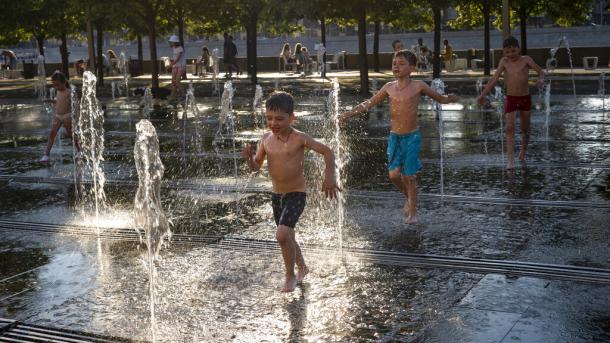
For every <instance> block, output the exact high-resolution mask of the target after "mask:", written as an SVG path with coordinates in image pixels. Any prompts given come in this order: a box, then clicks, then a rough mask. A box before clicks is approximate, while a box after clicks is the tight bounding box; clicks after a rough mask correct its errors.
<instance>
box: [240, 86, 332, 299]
mask: <svg viewBox="0 0 610 343" xmlns="http://www.w3.org/2000/svg"><path fill="white" fill-rule="evenodd" d="M265 118H266V120H267V126H268V127H269V129H270V130H271V132H267V133H265V134H264V135H263V138H262V139H261V141H260V143H259V145H258V149H257V150H256V155H255V154H254V150H253V148H252V147H251V146H250V145H249V144H246V146H245V147H244V150H243V151H242V154H241V155H242V157H243V159H244V160H246V162H247V163H248V166H249V167H250V169H252V170H259V169H260V168H261V166H262V164H263V162H264V161H265V158H266V159H267V167H268V169H269V176H270V177H271V183H272V185H273V196H272V199H271V206H272V208H273V216H274V218H275V223H276V225H277V229H276V232H275V238H276V239H277V241H278V243H279V244H280V247H281V249H282V257H283V259H284V266H285V267H286V280H285V282H284V286H283V287H282V292H292V291H293V290H294V289H295V288H296V286H297V285H298V284H301V283H302V282H303V278H304V277H305V275H307V273H309V268H307V265H306V264H305V260H304V259H303V255H302V254H301V248H300V247H299V245H298V243H297V241H296V240H295V238H294V229H295V226H296V224H297V221H298V220H299V217H300V216H301V214H302V213H303V210H304V209H305V200H306V194H305V174H304V170H303V163H304V159H305V148H307V149H311V150H313V151H315V152H317V153H319V154H321V155H323V156H324V163H325V164H326V168H325V169H324V182H323V183H322V191H323V192H324V193H325V194H326V196H327V197H330V198H335V197H336V196H337V190H339V187H337V182H336V179H335V155H334V154H333V152H332V150H330V148H329V147H327V146H326V145H324V144H322V143H320V142H318V141H316V140H315V139H313V138H311V137H310V136H309V135H307V134H306V133H303V132H301V131H298V130H296V129H294V128H293V127H292V126H291V124H292V122H293V121H294V118H295V117H294V100H293V99H292V96H291V95H290V94H288V93H286V92H274V93H273V94H271V95H270V96H269V99H267V102H266V103H265ZM295 263H296V266H297V273H296V274H295V273H294V265H295Z"/></svg>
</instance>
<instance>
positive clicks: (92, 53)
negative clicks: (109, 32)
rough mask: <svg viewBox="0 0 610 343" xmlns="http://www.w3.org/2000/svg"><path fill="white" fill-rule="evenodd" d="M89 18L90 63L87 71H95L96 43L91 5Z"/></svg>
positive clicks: (89, 6)
mask: <svg viewBox="0 0 610 343" xmlns="http://www.w3.org/2000/svg"><path fill="white" fill-rule="evenodd" d="M86 11H87V13H86V16H87V44H88V45H89V46H88V48H87V50H88V52H89V62H88V63H87V70H90V71H95V43H94V41H93V24H92V23H91V5H88V6H87V7H86Z"/></svg>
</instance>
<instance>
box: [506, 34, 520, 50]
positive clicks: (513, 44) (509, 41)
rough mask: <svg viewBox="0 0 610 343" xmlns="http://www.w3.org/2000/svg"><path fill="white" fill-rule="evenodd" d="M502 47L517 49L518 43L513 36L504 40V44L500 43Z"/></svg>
mask: <svg viewBox="0 0 610 343" xmlns="http://www.w3.org/2000/svg"><path fill="white" fill-rule="evenodd" d="M502 47H503V48H518V47H519V41H518V40H517V38H515V37H513V36H509V37H507V38H506V39H505V40H504V43H502Z"/></svg>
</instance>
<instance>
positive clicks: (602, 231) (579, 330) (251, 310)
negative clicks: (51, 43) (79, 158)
mask: <svg viewBox="0 0 610 343" xmlns="http://www.w3.org/2000/svg"><path fill="white" fill-rule="evenodd" d="M474 81H475V80H472V82H473V83H474ZM309 91H310V90H309V89H307V90H302V93H297V95H296V97H297V108H296V112H297V116H298V120H297V122H296V127H297V128H299V129H302V130H304V131H306V132H310V133H311V134H312V135H313V136H315V137H318V138H322V137H324V135H325V132H324V128H325V126H326V121H325V116H326V107H325V103H324V101H325V100H324V99H323V98H319V97H312V96H311V95H310V92H309ZM599 99H601V98H599V97H595V96H582V97H581V96H579V98H578V99H577V102H576V103H575V102H573V100H569V99H568V100H566V99H564V98H561V97H558V98H557V99H555V100H554V101H553V102H552V106H553V107H552V108H553V111H552V113H553V116H552V117H551V118H552V119H551V120H550V125H549V137H548V138H547V136H546V127H545V125H546V124H545V118H544V114H543V112H542V110H539V111H537V112H535V113H534V117H533V120H532V122H533V123H532V144H531V146H530V150H529V161H528V164H527V165H520V166H518V168H516V169H515V170H513V171H507V170H506V169H504V168H503V165H504V163H505V161H504V160H503V157H504V156H505V151H503V149H505V146H504V144H505V142H503V137H502V135H501V131H500V127H499V122H498V120H497V114H496V113H494V112H493V109H491V110H488V111H483V112H480V111H477V110H474V108H473V107H472V106H471V105H469V104H470V103H472V100H473V99H472V98H468V97H466V98H465V99H462V102H463V103H465V106H463V107H462V108H460V109H450V108H447V109H445V111H443V115H444V116H443V118H444V119H445V120H446V121H447V122H446V123H445V124H444V125H445V126H444V133H445V134H444V137H445V140H444V142H443V143H444V149H443V152H444V158H445V159H447V160H448V161H449V163H447V164H443V170H442V172H443V174H442V176H443V180H444V183H443V190H444V192H445V194H453V195H467V196H485V197H504V198H510V199H542V200H548V201H553V200H569V201H582V202H599V203H608V202H609V200H610V197H609V195H608V192H607V182H608V170H609V169H610V168H608V164H610V153H609V152H608V149H607V148H608V144H610V142H608V140H609V139H610V136H609V134H608V131H607V126H608V125H610V121H609V120H610V119H609V117H608V112H606V107H605V106H606V105H604V103H605V100H602V101H601V102H600V101H599ZM359 100H360V99H359V98H357V97H353V96H347V95H346V96H344V97H342V99H341V101H342V105H343V106H345V107H350V106H351V105H353V104H356V103H357V102H358V101H359ZM216 101H217V100H216V99H212V98H206V99H201V100H200V102H201V113H202V115H201V117H199V118H189V119H188V120H187V123H188V124H189V125H188V127H187V130H184V128H183V127H182V120H181V113H176V116H177V118H178V119H176V117H172V116H174V115H172V116H170V117H169V118H158V119H157V120H156V121H154V122H155V125H156V126H157V130H158V131H159V136H160V140H161V144H160V145H161V152H162V153H163V152H165V153H177V154H178V155H179V154H180V153H183V152H184V153H194V154H196V153H202V152H210V151H213V144H212V138H211V137H209V133H210V132H214V131H215V130H216V129H217V124H216V122H215V121H214V118H215V116H216V113H217V112H216V111H217V105H215V104H216ZM249 101H250V99H248V98H245V97H238V98H237V99H236V103H235V109H236V111H237V113H238V118H239V120H238V132H239V134H238V137H237V138H238V140H237V141H238V143H239V144H238V145H240V144H243V142H248V141H255V140H256V139H257V136H258V135H259V134H260V132H262V130H260V129H259V130H256V129H254V128H253V123H254V121H253V118H252V115H251V114H250V113H249V110H248V106H249V105H248V103H249ZM105 102H107V103H108V107H109V108H111V109H109V110H108V111H107V112H108V113H107V124H106V130H107V131H109V133H108V134H107V136H106V137H107V140H106V142H107V146H106V149H107V150H108V151H114V152H119V153H120V154H117V155H108V156H107V158H106V160H107V161H106V162H105V163H104V169H105V172H106V175H107V177H108V178H109V179H114V180H135V177H136V173H135V169H134V167H133V158H132V157H131V151H132V144H133V139H134V136H133V131H134V124H135V122H137V120H139V118H140V117H141V114H140V113H139V112H138V111H131V110H125V109H112V107H113V105H115V104H116V102H113V101H110V100H105ZM24 103H26V102H24ZM28 103H29V102H28ZM135 103H136V104H135V105H134V106H135V107H138V106H137V101H135ZM132 105H133V104H132ZM134 106H132V107H134ZM39 111H40V108H39V107H36V106H30V105H28V106H21V107H19V106H18V107H17V108H15V106H12V105H11V106H9V107H6V108H2V110H1V111H0V114H1V115H0V118H1V120H0V137H1V138H2V147H0V157H1V159H0V174H2V175H21V176H37V177H61V178H65V179H66V180H70V178H71V176H72V171H73V165H72V164H71V158H70V149H69V147H70V145H69V142H68V141H67V140H64V142H63V144H64V147H65V152H64V154H65V156H64V157H61V156H59V154H57V153H56V154H55V155H54V156H52V157H53V164H52V165H51V167H50V168H45V167H42V166H40V165H39V164H38V163H36V159H37V158H38V157H39V152H40V151H42V149H43V146H44V142H45V135H46V132H47V130H46V124H45V121H46V119H45V118H44V115H43V114H41V113H40V112H39ZM179 111H180V110H178V112H179ZM386 111H387V106H382V107H381V108H380V110H379V111H373V112H371V113H370V114H369V116H368V117H366V118H363V119H360V120H356V121H354V122H353V123H351V124H350V125H349V126H348V127H347V128H346V132H349V134H347V135H346V137H345V139H346V144H347V146H348V149H349V151H350V157H351V160H350V161H349V162H348V163H347V172H346V175H345V180H346V187H347V188H348V189H353V190H358V191H360V192H361V193H359V194H360V196H348V197H347V202H346V208H345V211H346V212H345V219H346V221H345V227H344V228H343V230H342V231H341V232H339V231H338V230H337V218H336V213H338V212H337V211H338V208H337V206H336V205H335V204H333V203H330V202H328V201H326V200H324V199H322V198H321V197H320V196H319V195H318V194H317V191H316V190H317V189H318V188H319V182H320V181H319V175H320V174H319V173H320V169H321V165H320V162H321V160H320V159H319V158H316V157H315V156H314V155H313V154H308V155H307V158H308V160H307V162H306V170H307V175H308V182H309V183H308V188H309V191H310V192H309V198H308V206H307V209H306V211H305V213H304V215H303V217H302V219H301V220H300V222H299V226H298V228H297V239H298V240H299V242H301V244H303V245H304V246H309V245H321V246H325V247H328V248H331V249H332V248H335V249H336V247H338V246H339V244H340V243H339V239H340V238H339V237H341V244H343V246H344V247H348V248H366V249H374V250H379V251H396V252H417V253H423V254H437V255H443V256H463V257H469V258H489V259H499V260H516V261H532V262H544V263H553V264H565V265H577V266H590V267H598V268H606V269H608V268H610V259H609V255H608V249H607V248H608V239H607V233H606V231H607V227H608V226H607V223H608V222H610V213H609V211H603V210H601V211H600V210H599V209H592V208H580V209H565V208H553V207H528V206H523V205H501V204H488V205H482V204H468V203H461V204H455V203H448V202H444V203H443V202H441V201H437V200H428V201H421V202H420V204H419V208H418V212H419V217H420V223H418V224H416V225H406V224H405V223H404V217H403V215H402V213H401V211H400V208H401V207H402V205H403V203H402V200H401V199H400V197H399V196H398V194H397V193H396V192H395V190H394V188H393V186H392V185H391V183H390V182H389V180H388V179H387V170H386V168H385V137H386V135H387V132H388V131H389V126H388V123H387V122H388V117H387V113H386ZM420 114H421V115H420V117H419V121H420V127H421V130H422V133H423V135H424V141H423V144H422V155H421V156H422V158H423V159H424V166H425V169H424V171H423V172H422V173H421V174H420V175H419V177H418V188H419V192H420V193H432V194H438V193H439V192H440V189H441V187H440V179H441V168H440V165H441V164H440V161H439V158H440V156H439V141H438V131H437V128H438V122H437V121H436V119H435V113H434V112H432V111H430V110H429V105H428V104H426V103H425V102H423V103H422V105H421V111H420ZM576 114H578V115H576ZM20 118H22V119H20ZM206 135H207V136H206ZM185 142H186V143H185ZM517 142H519V138H517ZM15 143H16V146H17V147H15ZM518 144H519V143H517V145H518ZM230 147H231V145H230V144H222V145H220V155H223V156H225V157H224V158H220V157H214V156H211V157H210V156H203V157H192V156H189V157H180V156H177V157H171V156H167V155H166V156H164V157H163V155H162V159H163V162H164V164H165V165H166V175H165V177H164V178H165V179H171V180H173V181H180V180H187V181H189V182H197V183H198V184H201V185H220V186H227V185H233V184H235V182H236V180H237V183H238V184H240V185H246V183H245V182H246V178H247V177H248V176H250V175H249V174H248V173H247V171H246V170H245V168H244V167H243V166H240V168H239V170H238V175H237V176H235V175H233V160H232V158H230V157H226V156H230V154H231V153H232V150H231V148H230ZM220 155H218V156H220ZM185 156H187V155H185ZM249 184H250V185H259V186H262V187H269V182H268V180H267V177H266V174H265V173H264V172H263V173H261V174H259V175H255V176H254V177H253V178H251V179H250V180H249ZM367 192H369V193H367ZM375 192H386V193H387V194H391V195H392V196H391V197H389V198H377V197H375V196H374V195H375V194H376V193H375ZM106 193H107V196H108V203H109V204H110V210H109V211H108V212H105V213H103V219H102V221H103V222H104V223H105V226H106V227H105V228H104V230H108V232H114V234H115V235H117V236H118V238H121V235H122V232H123V231H120V230H117V228H124V229H129V228H130V227H131V226H130V225H131V212H130V211H131V208H132V203H133V195H134V193H135V187H134V186H129V185H126V186H109V187H108V188H107V190H106ZM367 195H368V196H367ZM0 197H1V198H2V199H3V201H2V205H1V206H0V214H1V217H0V219H7V220H8V219H10V220H19V221H25V222H32V223H50V222H53V223H59V224H70V225H82V226H90V225H91V222H92V221H91V218H90V215H89V216H88V215H87V214H86V213H85V214H81V213H79V211H78V206H76V204H75V200H74V188H73V186H72V185H70V183H69V182H66V183H65V184H53V185H49V184H32V183H20V182H6V181H0ZM269 198H270V197H269V195H268V194H247V193H246V194H241V195H239V196H238V197H236V196H235V195H234V194H230V193H227V194H223V193H216V194H212V195H210V194H209V193H208V192H203V191H198V190H196V189H189V190H184V189H171V190H165V191H163V192H162V202H163V207H164V209H165V210H166V213H167V215H168V218H169V219H170V220H171V221H172V222H173V227H172V230H173V231H174V232H175V233H177V234H195V235H199V236H204V235H212V236H218V237H223V236H225V237H229V236H235V237H242V238H247V239H261V240H265V241H269V242H273V241H274V239H275V237H274V236H275V230H274V224H273V221H272V214H271V208H270V207H269V205H268V202H269ZM237 199H239V209H240V210H239V212H238V210H237V208H238V206H237V201H236V200H237ZM113 230H114V231H113ZM0 232H1V233H2V234H1V235H0V256H6V257H7V258H2V259H0V279H3V278H6V277H9V276H12V275H15V274H18V273H21V272H27V271H29V270H32V269H33V268H37V267H40V268H39V269H36V270H34V271H31V272H29V273H25V274H24V276H23V277H20V278H15V279H13V280H10V282H9V281H7V282H5V283H0V286H1V287H0V299H4V300H0V317H10V318H16V319H19V320H25V321H29V322H33V323H38V324H43V325H54V326H61V327H66V328H68V327H70V328H75V329H78V330H84V331H91V332H96V333H103V334H108V335H112V336H124V337H134V338H138V339H147V338H148V334H149V328H150V315H149V311H148V302H147V299H148V295H147V287H148V275H147V274H146V270H145V268H144V262H143V255H142V253H143V250H145V249H143V248H142V246H141V245H139V244H138V243H137V242H110V241H103V242H102V245H101V246H102V249H101V251H102V252H103V253H102V254H100V252H99V251H98V249H97V247H96V244H97V243H96V241H95V239H93V240H92V239H89V238H74V237H72V236H69V235H67V234H65V233H62V232H56V233H52V234H41V233H35V232H28V231H17V230H0ZM100 256H101V257H100ZM306 258H308V261H309V263H310V267H311V268H312V270H313V271H312V273H311V274H310V276H309V277H308V281H307V282H306V284H305V285H304V286H303V287H302V288H300V289H299V290H298V291H297V292H295V294H292V295H281V294H279V292H277V289H278V287H279V282H280V281H281V278H282V266H281V264H280V263H279V262H280V259H279V255H278V253H277V252H270V253H268V254H267V253H263V254H260V253H253V252H248V251H246V252H243V251H233V250H232V249H230V248H225V249H212V248H209V247H201V246H197V245H194V246H188V245H181V244H175V245H172V246H170V248H169V249H166V250H164V252H163V259H162V260H161V261H160V262H159V264H158V268H159V271H158V281H159V282H158V283H157V284H156V286H155V287H156V293H157V295H158V299H159V301H158V303H157V313H158V325H159V333H160V338H161V340H162V341H171V340H172V339H176V337H178V340H180V341H197V340H200V341H229V340H232V341H253V340H255V341H282V340H283V341H385V342H391V341H404V342H412V341H416V342H419V341H422V342H450V341H452V340H453V341H455V342H469V341H472V342H487V341H490V342H512V341H515V342H519V341H522V342H530V341H534V342H537V341H540V342H545V341H553V342H574V341H583V342H584V341H599V342H603V341H604V340H608V331H609V329H608V328H609V324H608V317H609V316H608V311H607V310H606V309H605V307H604V306H603V305H604V304H608V297H610V292H609V290H608V288H607V287H608V286H599V285H592V284H581V283H575V282H567V281H556V280H552V279H551V280H542V279H535V278H527V277H522V278H517V279H507V278H506V277H505V276H502V275H495V274H489V275H480V274H472V273H465V272H456V271H445V270H442V269H438V270H436V269H432V270H422V269H416V268H404V267H391V266H384V265H370V264H364V263H363V264H343V263H342V262H341V261H336V260H333V259H330V258H323V257H320V256H307V255H306ZM16 261H18V262H16ZM22 261H23V262H22ZM176 290H179V291H178V292H177V291H176ZM58 292H59V293H58ZM7 297H8V298H7ZM195 327H196V328H198V329H193V328H195Z"/></svg>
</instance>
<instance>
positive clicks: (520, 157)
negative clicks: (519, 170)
mask: <svg viewBox="0 0 610 343" xmlns="http://www.w3.org/2000/svg"><path fill="white" fill-rule="evenodd" d="M519 161H525V152H523V151H521V152H520V153H519Z"/></svg>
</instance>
